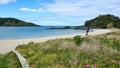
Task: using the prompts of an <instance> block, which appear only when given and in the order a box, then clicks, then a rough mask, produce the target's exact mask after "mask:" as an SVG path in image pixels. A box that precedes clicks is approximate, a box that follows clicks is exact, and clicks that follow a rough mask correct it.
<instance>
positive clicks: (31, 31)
mask: <svg viewBox="0 0 120 68" xmlns="http://www.w3.org/2000/svg"><path fill="white" fill-rule="evenodd" d="M52 27H58V28H59V27H62V26H42V27H0V40H1V39H2V40H3V39H21V38H38V37H50V36H59V35H69V34H77V33H84V32H85V30H73V29H56V30H51V29H48V28H52Z"/></svg>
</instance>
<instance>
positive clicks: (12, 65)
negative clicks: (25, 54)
mask: <svg viewBox="0 0 120 68" xmlns="http://www.w3.org/2000/svg"><path fill="white" fill-rule="evenodd" d="M0 68H22V67H21V65H20V63H19V61H18V58H17V57H16V55H15V54H14V53H13V52H10V53H7V54H6V55H0Z"/></svg>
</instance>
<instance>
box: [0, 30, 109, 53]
mask: <svg viewBox="0 0 120 68" xmlns="http://www.w3.org/2000/svg"><path fill="white" fill-rule="evenodd" d="M109 32H111V30H110V29H94V31H93V32H89V35H91V36H94V35H99V34H105V33H109ZM76 35H81V36H85V33H81V34H73V35H62V36H54V37H44V38H27V39H12V40H0V54H5V53H7V52H10V51H12V50H13V49H15V48H16V47H17V46H18V45H20V44H28V43H29V42H37V43H40V42H44V41H47V40H50V39H56V38H72V37H74V36H76Z"/></svg>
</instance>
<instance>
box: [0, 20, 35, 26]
mask: <svg viewBox="0 0 120 68" xmlns="http://www.w3.org/2000/svg"><path fill="white" fill-rule="evenodd" d="M0 26H37V25H36V24H33V23H29V22H25V21H22V20H18V19H15V18H0Z"/></svg>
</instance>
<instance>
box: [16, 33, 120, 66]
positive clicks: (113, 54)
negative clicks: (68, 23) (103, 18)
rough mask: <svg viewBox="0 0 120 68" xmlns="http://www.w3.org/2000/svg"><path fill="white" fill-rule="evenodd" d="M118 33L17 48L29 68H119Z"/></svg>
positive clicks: (119, 38)
mask: <svg viewBox="0 0 120 68" xmlns="http://www.w3.org/2000/svg"><path fill="white" fill-rule="evenodd" d="M119 35H120V31H117V32H112V33H108V34H104V35H98V36H94V37H90V36H89V37H87V38H85V37H80V36H76V37H74V38H66V39H55V40H48V41H46V42H44V43H33V42H31V43H29V44H27V45H20V46H18V47H17V48H16V50H17V51H18V52H20V53H21V54H22V55H23V56H24V57H25V58H26V60H27V62H28V63H29V65H30V67H31V68H120V36H119Z"/></svg>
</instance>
